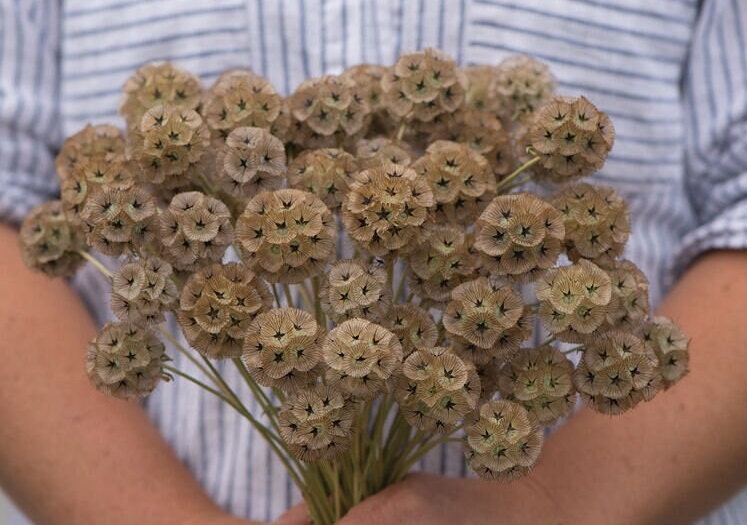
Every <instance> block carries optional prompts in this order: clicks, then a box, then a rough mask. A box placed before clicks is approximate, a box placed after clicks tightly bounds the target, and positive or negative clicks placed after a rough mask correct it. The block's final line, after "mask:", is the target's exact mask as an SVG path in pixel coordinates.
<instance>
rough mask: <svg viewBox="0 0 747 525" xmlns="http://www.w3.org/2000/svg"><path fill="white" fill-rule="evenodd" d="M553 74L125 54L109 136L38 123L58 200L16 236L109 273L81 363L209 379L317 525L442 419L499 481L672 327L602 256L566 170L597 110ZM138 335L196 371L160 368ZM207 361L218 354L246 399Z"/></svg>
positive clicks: (577, 159)
mask: <svg viewBox="0 0 747 525" xmlns="http://www.w3.org/2000/svg"><path fill="white" fill-rule="evenodd" d="M554 88H555V81H554V79H553V77H552V75H551V74H550V72H549V70H548V68H547V67H546V66H545V65H543V64H542V63H540V62H537V61H536V60H534V59H532V58H529V57H525V56H518V57H513V58H510V59H507V60H505V61H504V62H502V63H501V64H499V65H498V66H479V67H469V68H459V67H457V65H456V64H455V62H454V61H453V60H452V59H450V58H449V57H447V56H445V55H444V54H442V53H441V52H439V51H437V50H434V49H426V50H425V51H421V52H416V53H410V54H406V55H403V56H402V57H400V58H399V60H398V61H397V63H396V64H394V65H393V66H392V67H381V66H375V65H367V64H364V65H359V66H355V67H352V68H350V69H348V70H346V71H344V72H343V73H342V74H340V75H336V76H335V75H328V76H323V77H320V78H314V79H310V80H308V81H306V82H304V83H303V84H302V85H300V86H299V87H298V89H297V90H296V91H295V92H294V93H293V94H292V95H291V96H289V97H287V98H284V97H282V96H280V95H279V94H278V92H277V91H276V90H275V89H274V88H273V86H272V85H271V84H270V83H269V82H268V81H267V80H266V79H265V78H263V77H261V76H259V75H257V74H255V73H253V72H251V71H246V70H230V71H226V72H225V73H223V74H222V75H221V76H220V78H219V79H218V80H217V81H216V82H215V84H214V85H213V86H212V87H210V88H209V89H207V90H203V88H202V87H201V85H200V82H199V80H198V79H197V78H196V77H195V76H193V75H191V74H190V73H188V72H186V71H184V70H182V69H179V68H178V67H176V66H174V65H172V64H169V63H158V64H155V63H154V64H148V65H146V66H144V67H142V68H141V69H139V70H138V71H137V72H136V73H135V74H134V75H133V76H132V77H131V78H130V79H129V80H128V81H127V83H126V84H125V86H124V100H123V102H122V105H121V108H120V110H121V113H122V115H123V116H124V119H125V121H126V133H124V134H123V133H122V132H121V131H120V130H119V129H118V128H116V127H113V126H109V125H97V126H88V127H86V128H85V129H83V130H82V131H80V132H79V133H77V134H75V135H73V136H72V137H70V138H69V139H68V140H67V141H66V142H65V144H64V145H63V147H62V149H61V151H60V153H59V156H58V158H57V162H56V167H57V172H58V175H59V179H60V184H61V199H60V200H58V201H54V202H49V203H46V204H44V205H42V206H40V207H38V208H37V209H36V210H34V211H33V212H32V213H31V214H30V215H29V216H28V218H27V219H26V221H25V223H24V225H23V227H22V230H21V248H22V252H23V256H24V257H25V260H26V262H27V263H28V265H29V266H31V267H32V268H35V269H38V270H41V271H43V272H45V273H47V274H49V275H53V276H70V275H71V274H73V273H74V272H75V271H76V269H77V268H78V267H79V266H80V265H81V264H82V263H84V262H85V261H88V262H91V263H93V264H94V265H96V266H97V267H98V268H99V269H101V271H103V272H105V273H106V274H107V275H108V276H109V277H110V279H111V285H112V295H111V307H112V310H113V312H114V314H115V315H116V316H117V318H118V319H119V321H118V322H114V323H109V324H107V325H105V326H104V327H103V328H102V329H101V331H100V333H99V334H98V335H97V336H96V337H95V339H94V340H93V341H91V343H90V345H89V347H88V354H87V361H86V366H87V372H88V375H89V376H90V379H91V382H92V383H93V385H94V386H95V387H96V388H97V389H98V390H100V391H101V392H104V393H105V394H107V395H110V396H115V397H120V398H133V397H136V396H143V395H147V394H148V393H150V392H151V391H152V390H153V389H154V388H155V387H156V386H157V385H158V384H159V382H160V381H161V380H164V379H169V378H171V377H173V376H175V375H179V376H182V377H184V378H186V379H188V380H190V381H193V382H195V383H196V384H198V385H200V386H202V387H203V388H205V389H206V390H208V391H209V392H211V393H213V394H215V395H216V396H219V397H220V398H221V399H222V400H224V401H225V402H226V403H227V404H228V405H230V406H231V407H233V408H234V409H236V410H237V411H238V412H239V413H241V414H242V415H243V416H244V417H245V418H246V420H247V421H248V423H250V424H252V425H255V426H256V427H257V428H258V430H259V431H260V432H261V433H262V434H263V435H264V437H265V438H266V439H267V441H268V443H269V445H270V446H271V447H272V449H273V450H274V451H275V452H276V454H277V456H278V458H279V459H280V460H281V461H282V462H283V463H284V464H285V465H286V467H287V469H288V471H289V473H290V475H291V476H292V478H293V480H294V481H295V482H296V483H297V485H298V487H299V489H300V490H301V492H302V493H303V495H304V496H305V498H306V501H307V503H308V507H309V510H310V512H311V515H312V517H313V520H314V522H315V523H316V525H328V524H331V523H334V522H335V521H336V520H337V519H339V518H340V517H341V516H342V515H343V514H344V513H345V512H346V510H347V509H349V508H351V507H352V506H353V505H355V504H356V503H358V502H360V501H361V500H362V499H363V498H366V497H367V496H369V495H371V494H373V493H375V492H377V491H380V490H381V489H383V488H384V487H386V486H387V485H390V484H392V483H395V482H397V481H398V480H401V479H402V478H403V477H404V476H405V475H406V474H407V472H408V471H409V470H410V469H411V468H412V467H413V465H414V464H415V463H416V462H417V461H418V460H419V459H420V458H421V457H422V456H423V455H424V454H426V453H427V452H428V451H429V450H431V449H433V448H434V447H436V446H438V445H440V444H442V443H445V442H449V441H455V440H458V441H462V442H463V443H464V450H465V455H466V461H467V463H468V465H469V467H470V468H471V469H472V470H474V471H475V472H476V473H477V474H478V475H480V476H482V477H484V478H487V479H493V480H502V481H506V480H512V479H515V478H518V477H520V476H523V475H525V474H527V473H528V472H529V471H530V469H531V468H532V465H534V463H535V462H536V461H537V459H538V457H539V454H540V449H541V446H542V440H543V427H547V426H549V425H553V424H554V423H555V422H557V421H558V420H559V419H560V418H563V417H565V416H567V415H569V414H570V413H571V411H572V410H573V407H574V405H575V403H576V400H577V396H580V398H581V399H582V400H583V401H584V402H586V404H587V405H588V406H589V407H591V408H592V409H594V410H596V411H598V412H601V413H604V414H619V413H621V412H624V411H626V410H629V409H631V408H633V407H635V406H636V405H637V404H638V403H640V402H642V401H648V400H650V399H651V398H652V397H653V396H654V395H655V394H656V393H657V392H659V391H661V390H662V389H666V388H668V387H669V386H670V385H672V384H673V383H674V382H676V381H677V380H678V379H680V378H681V377H682V376H683V375H684V374H685V373H686V372H687V366H688V353H687V349H688V339H687V338H686V337H685V336H684V335H683V334H682V332H681V331H680V330H679V329H678V328H677V327H676V326H675V325H674V324H673V323H672V322H671V321H669V320H667V319H663V318H656V317H655V318H650V317H649V304H648V298H647V291H648V284H647V280H646V277H645V276H644V275H643V273H642V272H641V271H640V270H639V269H638V268H637V267H636V266H635V265H634V264H633V263H632V262H630V261H627V260H624V259H622V258H621V255H622V253H623V249H624V247H625V243H626V241H627V239H628V236H629V234H630V217H629V213H628V209H627V207H626V203H625V202H624V200H623V199H622V198H621V197H620V196H619V195H617V194H616V193H615V192H614V191H613V190H612V189H610V188H604V187H599V186H593V185H590V184H585V183H579V182H578V180H579V179H581V178H583V177H585V176H588V175H591V174H592V173H594V172H595V171H596V170H598V169H599V168H600V167H601V166H602V165H603V163H604V161H605V158H606V156H607V154H608V152H609V151H610V148H611V147H612V144H613V140H614V129H613V126H612V123H611V122H610V119H609V118H608V116H607V115H606V114H604V113H603V112H601V111H599V110H598V109H597V108H596V107H595V106H594V105H593V104H592V103H591V102H590V101H589V100H587V99H586V98H584V97H579V98H567V97H561V96H555V95H553V91H554ZM529 181H532V182H535V183H539V184H546V187H549V188H550V189H551V190H552V193H551V194H550V193H547V192H545V194H546V195H550V196H549V197H547V198H541V197H540V196H538V195H535V194H533V193H529V192H527V191H522V187H524V188H525V187H526V186H525V185H526V183H527V182H529ZM534 187H538V186H534ZM89 249H90V250H92V251H95V252H100V253H102V254H105V255H108V256H114V257H119V258H120V260H121V262H122V264H121V266H119V268H118V269H117V270H116V271H114V272H113V273H110V272H109V270H107V268H106V267H105V266H104V265H102V264H101V263H100V262H99V260H98V259H96V258H95V256H94V255H93V253H92V252H91V251H89ZM227 251H229V252H231V253H232V254H233V255H232V256H231V257H227V256H226V252H227ZM227 260H233V261H234V262H225V261H227ZM522 286H523V287H524V294H523V295H522V292H521V290H520V287H522ZM529 293H531V294H532V295H533V297H534V299H532V300H530V301H527V300H526V297H528V295H529ZM165 315H174V316H176V318H177V319H178V323H179V325H180V326H181V328H182V330H183V334H184V336H185V338H186V340H187V341H188V342H189V344H190V345H191V346H192V348H185V347H183V346H181V345H180V344H179V343H178V341H177V340H176V338H175V337H174V335H173V334H171V333H169V332H168V331H166V330H165V329H164V328H163V327H162V326H160V323H161V322H163V321H164V316H165ZM537 320H538V321H539V323H535V321H537ZM540 326H541V328H539V327H540ZM535 328H536V329H537V330H543V331H544V332H545V335H542V336H540V337H539V338H536V339H533V335H534V332H535ZM161 337H164V338H166V339H168V340H169V341H170V342H171V343H172V344H173V347H174V350H175V351H179V352H183V353H185V354H186V355H187V356H188V357H189V359H190V360H191V361H192V362H194V363H196V364H197V365H198V368H199V369H200V370H201V371H202V373H203V375H202V376H200V377H193V376H190V375H189V374H186V373H185V372H184V371H182V370H179V369H178V368H176V367H174V366H173V365H172V364H171V362H172V359H171V358H170V357H169V355H168V354H167V352H166V347H165V345H164V344H163V343H162V342H161V339H160V338H161ZM541 339H545V340H544V342H542V343H541V344H536V342H538V341H540V340H541ZM532 340H534V341H535V344H534V345H531V343H530V341H532ZM570 354H578V355H579V356H580V358H579V359H578V360H577V362H576V363H574V362H573V361H571V360H570V359H569V355H570ZM213 360H229V361H232V362H233V364H234V365H235V366H236V367H238V369H239V370H240V372H241V375H242V377H243V378H244V379H245V380H246V383H247V385H248V386H249V388H250V389H251V391H252V392H253V394H254V395H255V396H256V399H257V401H258V402H259V405H260V407H261V408H262V411H263V413H262V414H255V413H252V412H250V411H249V410H247V408H246V406H247V404H246V403H245V400H244V399H241V398H240V397H239V396H238V395H237V394H236V392H235V391H234V390H233V389H232V388H231V387H230V386H229V385H228V384H227V383H226V381H225V380H224V379H223V378H222V377H221V374H220V372H219V370H218V368H217V367H216V366H215V365H214V364H213Z"/></svg>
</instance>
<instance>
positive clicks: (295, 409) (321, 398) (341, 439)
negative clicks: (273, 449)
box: [278, 384, 356, 462]
mask: <svg viewBox="0 0 747 525" xmlns="http://www.w3.org/2000/svg"><path fill="white" fill-rule="evenodd" d="M355 408H356V407H355V404H354V402H352V401H351V400H350V399H346V398H345V397H344V396H343V395H342V394H341V393H340V392H339V391H337V390H335V389H334V388H332V387H329V386H326V385H322V384H317V385H313V386H310V387H309V388H304V389H303V390H298V391H296V392H294V393H292V394H290V395H289V396H288V398H287V399H286V400H285V401H283V404H282V406H281V407H280V411H279V412H278V423H279V425H280V436H281V437H282V438H283V440H284V441H285V442H286V443H287V444H288V448H289V449H290V451H291V453H292V454H293V455H294V456H296V457H297V458H299V459H301V460H302V461H307V462H314V461H319V460H332V459H334V458H335V457H337V456H338V455H340V454H342V453H343V452H345V450H346V449H347V448H348V446H349V445H350V442H351V441H352V438H353V419H354V416H355Z"/></svg>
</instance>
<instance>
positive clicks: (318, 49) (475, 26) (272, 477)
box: [0, 0, 747, 525]
mask: <svg viewBox="0 0 747 525" xmlns="http://www.w3.org/2000/svg"><path fill="white" fill-rule="evenodd" d="M746 34H747V6H745V5H744V3H743V2H741V0H705V1H703V2H697V1H696V0H658V1H657V2H649V1H646V0H555V1H553V2H548V1H547V0H521V1H519V0H513V1H512V0H453V1H450V0H277V1H262V0H67V1H62V2H61V1H59V0H57V1H55V0H0V218H3V219H4V220H7V221H10V222H13V223H18V222H19V221H20V220H21V219H22V217H23V216H24V215H25V214H26V213H27V212H28V211H29V210H30V209H31V207H33V206H34V205H36V204H39V203H40V202H42V201H44V200H47V199H50V198H53V197H54V196H55V194H56V193H57V191H58V188H57V182H56V178H55V175H54V169H53V163H54V155H55V150H56V149H57V148H59V145H60V144H61V141H62V139H63V137H65V136H68V135H70V134H72V133H74V132H76V131H78V130H79V129H81V128H82V127H83V126H85V125H86V124H87V123H89V122H90V123H94V124H98V123H105V122H111V123H115V124H118V125H120V126H121V125H122V121H121V119H120V118H119V117H118V115H117V114H116V109H117V107H118V104H119V100H120V96H121V86H122V84H123V82H124V80H125V79H126V78H127V77H128V76H129V75H130V74H132V72H133V71H135V70H136V69H137V68H138V67H139V66H141V65H143V64H144V63H146V62H148V61H151V60H172V61H173V62H174V63H176V64H177V65H179V66H182V67H184V68H186V69H188V70H189V71H192V72H194V73H195V74H198V75H199V76H200V78H201V79H202V80H203V81H204V83H205V85H210V84H211V83H212V82H213V81H214V80H215V79H216V78H217V77H218V75H219V74H220V72H221V71H223V70H225V69H228V68H235V67H243V68H251V69H252V70H254V71H256V72H257V73H260V74H262V75H264V76H266V77H267V78H268V79H269V80H270V81H271V82H272V83H273V84H274V85H275V86H276V88H277V89H278V90H279V91H280V92H281V93H283V94H288V93H290V92H292V91H293V89H294V88H295V87H296V86H297V85H298V84H300V83H301V82H302V81H303V80H305V79H307V78H309V77H314V76H319V75H322V74H327V73H332V74H334V73H339V72H340V71H342V69H344V68H345V67H348V66H350V65H354V64H357V63H361V62H373V63H380V64H385V65H388V64H392V63H393V62H394V61H395V60H396V58H397V56H398V55H399V54H400V53H403V52H408V51H413V50H417V49H422V48H424V47H428V46H434V47H438V48H440V49H443V50H444V51H445V52H446V53H448V54H449V55H451V56H453V57H454V58H456V60H457V61H458V62H459V63H461V64H467V65H473V64H496V63H498V62H499V61H500V60H502V59H503V58H505V57H506V56H508V55H511V54H517V53H523V54H530V55H533V56H535V57H536V58H538V59H540V60H542V61H544V62H546V63H547V64H548V65H550V66H551V68H552V71H553V73H554V74H555V75H556V77H557V78H558V80H559V83H560V88H559V92H560V93H562V94H567V95H579V94H585V95H587V96H588V97H589V98H590V99H591V100H592V101H593V102H594V103H595V104H596V105H597V106H598V107H599V108H600V109H602V110H604V111H606V112H607V113H608V114H609V115H610V116H611V118H612V120H613V122H614V125H615V128H616V130H617V138H616V143H615V146H614V148H613V150H612V153H611V154H610V157H609V159H608V161H607V163H606V165H605V167H604V169H603V170H602V171H601V172H599V173H597V174H595V175H594V176H593V178H592V181H596V182H597V183H602V184H609V185H612V186H614V187H615V188H616V189H617V190H618V191H619V192H620V193H621V194H622V195H623V197H624V198H625V199H626V200H627V202H628V204H629V207H630V211H631V214H632V218H633V235H632V237H631V239H630V242H629V245H628V248H627V252H626V256H627V257H628V258H630V259H632V260H633V261H634V262H636V263H637V264H638V265H639V266H640V267H641V268H642V269H643V270H644V271H645V272H646V274H647V275H648V276H649V278H650V280H651V299H652V304H653V305H656V304H657V303H658V302H659V300H660V299H661V298H662V296H663V294H664V293H665V292H666V290H667V289H668V287H669V286H671V284H672V282H673V279H674V277H675V276H676V275H678V273H680V272H681V271H682V270H683V269H684V268H685V267H686V266H687V264H688V263H689V262H691V261H692V260H693V259H694V258H695V257H696V256H697V255H699V254H701V253H703V252H704V251H707V250H710V249H715V248H735V249H736V248H747V129H746V128H747V121H746V115H747V56H746V55H747V42H746V41H745V40H746V37H745V35H746ZM75 284H76V286H77V287H78V289H79V290H80V293H81V294H82V296H83V297H84V299H85V300H86V301H87V303H88V305H89V307H90V308H91V311H92V312H93V314H94V315H95V316H96V317H97V320H98V321H99V322H102V323H103V322H104V321H105V320H106V318H107V316H108V315H109V314H108V297H107V292H108V289H109V285H108V283H107V282H106V281H105V280H103V279H102V278H100V277H99V276H97V275H96V274H95V272H94V270H92V269H91V268H86V269H84V270H82V271H81V272H80V273H79V275H78V276H77V277H76V279H75ZM171 330H172V332H173V333H177V332H179V330H178V328H177V327H176V325H174V324H173V323H172V325H171ZM739 350H741V349H739ZM83 353H84V350H83V349H81V362H82V360H83V357H82V356H83ZM170 354H171V355H172V356H173V357H174V358H175V359H176V363H175V365H177V366H180V367H182V368H183V369H185V370H186V371H188V372H191V373H193V374H194V375H196V376H199V372H198V371H197V370H195V369H194V368H193V367H192V366H191V365H190V363H188V362H186V361H185V360H184V359H183V358H181V357H180V355H179V354H178V353H176V352H173V351H172V352H170ZM219 366H220V367H221V369H222V370H223V372H224V375H225V377H226V378H227V380H228V382H229V383H231V384H233V385H235V386H236V387H237V389H238V391H239V393H240V395H242V396H243V397H244V399H246V400H247V403H248V406H249V408H250V410H252V411H254V412H258V407H257V405H256V403H254V402H253V401H252V400H251V395H250V393H249V391H248V389H247V388H245V387H243V386H242V383H241V378H240V377H239V375H238V373H237V372H236V370H234V369H232V368H231V367H230V363H228V364H221V365H219ZM145 403H146V407H147V410H148V413H149V414H150V416H151V417H152V419H153V421H154V422H155V424H156V425H157V426H158V427H159V428H160V429H161V431H162V433H163V435H164V436H165V437H166V439H167V440H168V441H169V442H170V443H171V445H172V446H173V448H174V450H175V451H176V453H177V454H178V455H179V457H180V458H181V459H182V460H183V461H184V462H185V463H186V464H187V465H188V466H189V468H190V469H191V470H192V472H193V473H194V475H195V476H196V477H197V478H198V479H199V480H200V482H201V483H202V484H203V485H204V486H205V488H206V490H207V491H208V492H209V493H210V494H211V495H212V496H213V497H214V498H215V500H216V501H217V502H218V503H219V504H220V505H222V506H223V507H224V508H226V509H227V510H229V511H231V512H233V513H235V514H237V515H241V516H246V517H249V518H253V519H259V520H269V519H271V518H274V517H276V516H277V515H278V514H280V513H281V512H282V511H283V510H284V509H286V508H287V507H289V506H290V505H291V504H292V503H293V502H294V501H296V500H297V498H298V494H297V492H296V491H295V490H294V489H293V487H292V485H291V481H290V478H289V477H288V476H287V475H286V474H285V472H284V470H283V467H282V465H281V464H280V462H278V461H275V460H274V459H273V457H272V453H271V451H270V449H269V447H267V446H266V445H265V444H264V442H263V441H262V438H261V437H260V436H259V435H258V434H257V433H256V432H255V431H253V430H252V429H251V427H250V426H249V424H248V423H246V422H245V421H244V420H243V419H241V417H240V416H238V415H237V414H235V413H234V412H233V411H232V410H231V409H230V408H229V407H227V406H226V405H224V404H223V403H221V402H220V401H218V400H217V399H216V398H214V397H212V396H210V394H206V393H203V392H202V391H201V390H200V389H198V388H197V387H195V386H194V385H192V384H191V383H188V382H186V381H184V380H180V379H177V380H175V381H174V382H173V383H171V384H163V385H161V386H159V388H158V389H157V390H156V392H155V393H154V394H153V395H151V396H150V397H149V398H148V399H147V401H146V402H145ZM600 417H602V416H600ZM420 467H421V468H423V469H425V470H429V471H434V472H440V473H443V474H447V475H453V476H461V475H465V474H466V468H465V464H464V456H463V453H462V450H461V446H459V445H454V446H445V447H442V448H440V449H438V450H435V451H434V452H433V453H432V454H430V455H429V456H428V457H427V458H426V460H425V461H423V462H421V465H420ZM71 475H72V473H71ZM702 523H704V524H709V525H735V524H747V491H745V492H744V493H742V494H741V495H740V496H737V497H736V498H735V499H734V500H732V501H731V502H730V503H729V504H727V505H725V506H723V507H722V508H720V509H718V510H717V511H715V512H714V513H713V514H712V515H711V516H710V517H708V518H707V519H706V520H705V521H703V522H702Z"/></svg>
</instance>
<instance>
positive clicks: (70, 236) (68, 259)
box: [19, 201, 85, 277]
mask: <svg viewBox="0 0 747 525" xmlns="http://www.w3.org/2000/svg"><path fill="white" fill-rule="evenodd" d="M19 243H20V244H19V246H20V250H21V258H22V259H23V262H24V263H25V264H26V266H28V267H29V268H31V269H33V270H37V271H40V272H43V273H45V274H47V275H49V276H50V277H71V276H72V275H74V274H75V272H76V271H77V270H78V268H79V267H80V266H81V264H83V258H82V257H81V256H80V254H79V253H78V252H79V251H81V250H85V244H84V242H83V234H82V233H80V232H79V231H78V230H77V229H76V228H75V227H74V226H73V225H72V224H71V223H70V222H69V221H68V220H67V219H66V218H65V214H64V213H62V203H61V202H60V201H49V202H45V203H44V204H40V205H39V206H37V207H35V208H34V209H33V210H31V212H30V213H29V214H28V215H27V216H26V218H25V219H24V221H23V225H22V226H21V232H20V237H19Z"/></svg>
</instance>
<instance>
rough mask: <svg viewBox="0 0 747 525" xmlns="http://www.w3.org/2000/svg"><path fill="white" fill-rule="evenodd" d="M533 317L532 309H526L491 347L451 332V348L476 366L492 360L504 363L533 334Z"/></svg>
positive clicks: (501, 332) (501, 333)
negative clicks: (480, 344) (485, 346)
mask: <svg viewBox="0 0 747 525" xmlns="http://www.w3.org/2000/svg"><path fill="white" fill-rule="evenodd" d="M532 323H533V317H532V314H531V311H530V310H528V309H526V308H525V309H524V313H522V315H521V317H519V320H518V321H516V324H515V325H514V326H512V327H511V328H507V329H505V330H502V331H500V334H499V335H498V339H497V340H496V342H495V343H494V344H493V345H492V346H490V347H489V348H481V347H480V346H478V345H476V344H475V343H472V342H471V341H469V340H467V339H466V338H464V337H461V336H459V335H456V334H449V336H448V337H449V341H451V349H452V350H453V351H454V353H456V354H457V355H458V356H459V357H461V358H462V359H466V360H468V361H470V362H472V363H474V364H475V365H476V366H484V365H486V364H488V363H489V362H491V361H495V362H496V363H499V364H501V363H503V362H505V361H507V360H508V359H511V358H512V357H514V356H515V355H516V354H517V353H518V352H519V349H520V348H521V345H522V343H524V341H526V340H527V339H529V337H531V335H532V328H533V326H532Z"/></svg>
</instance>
